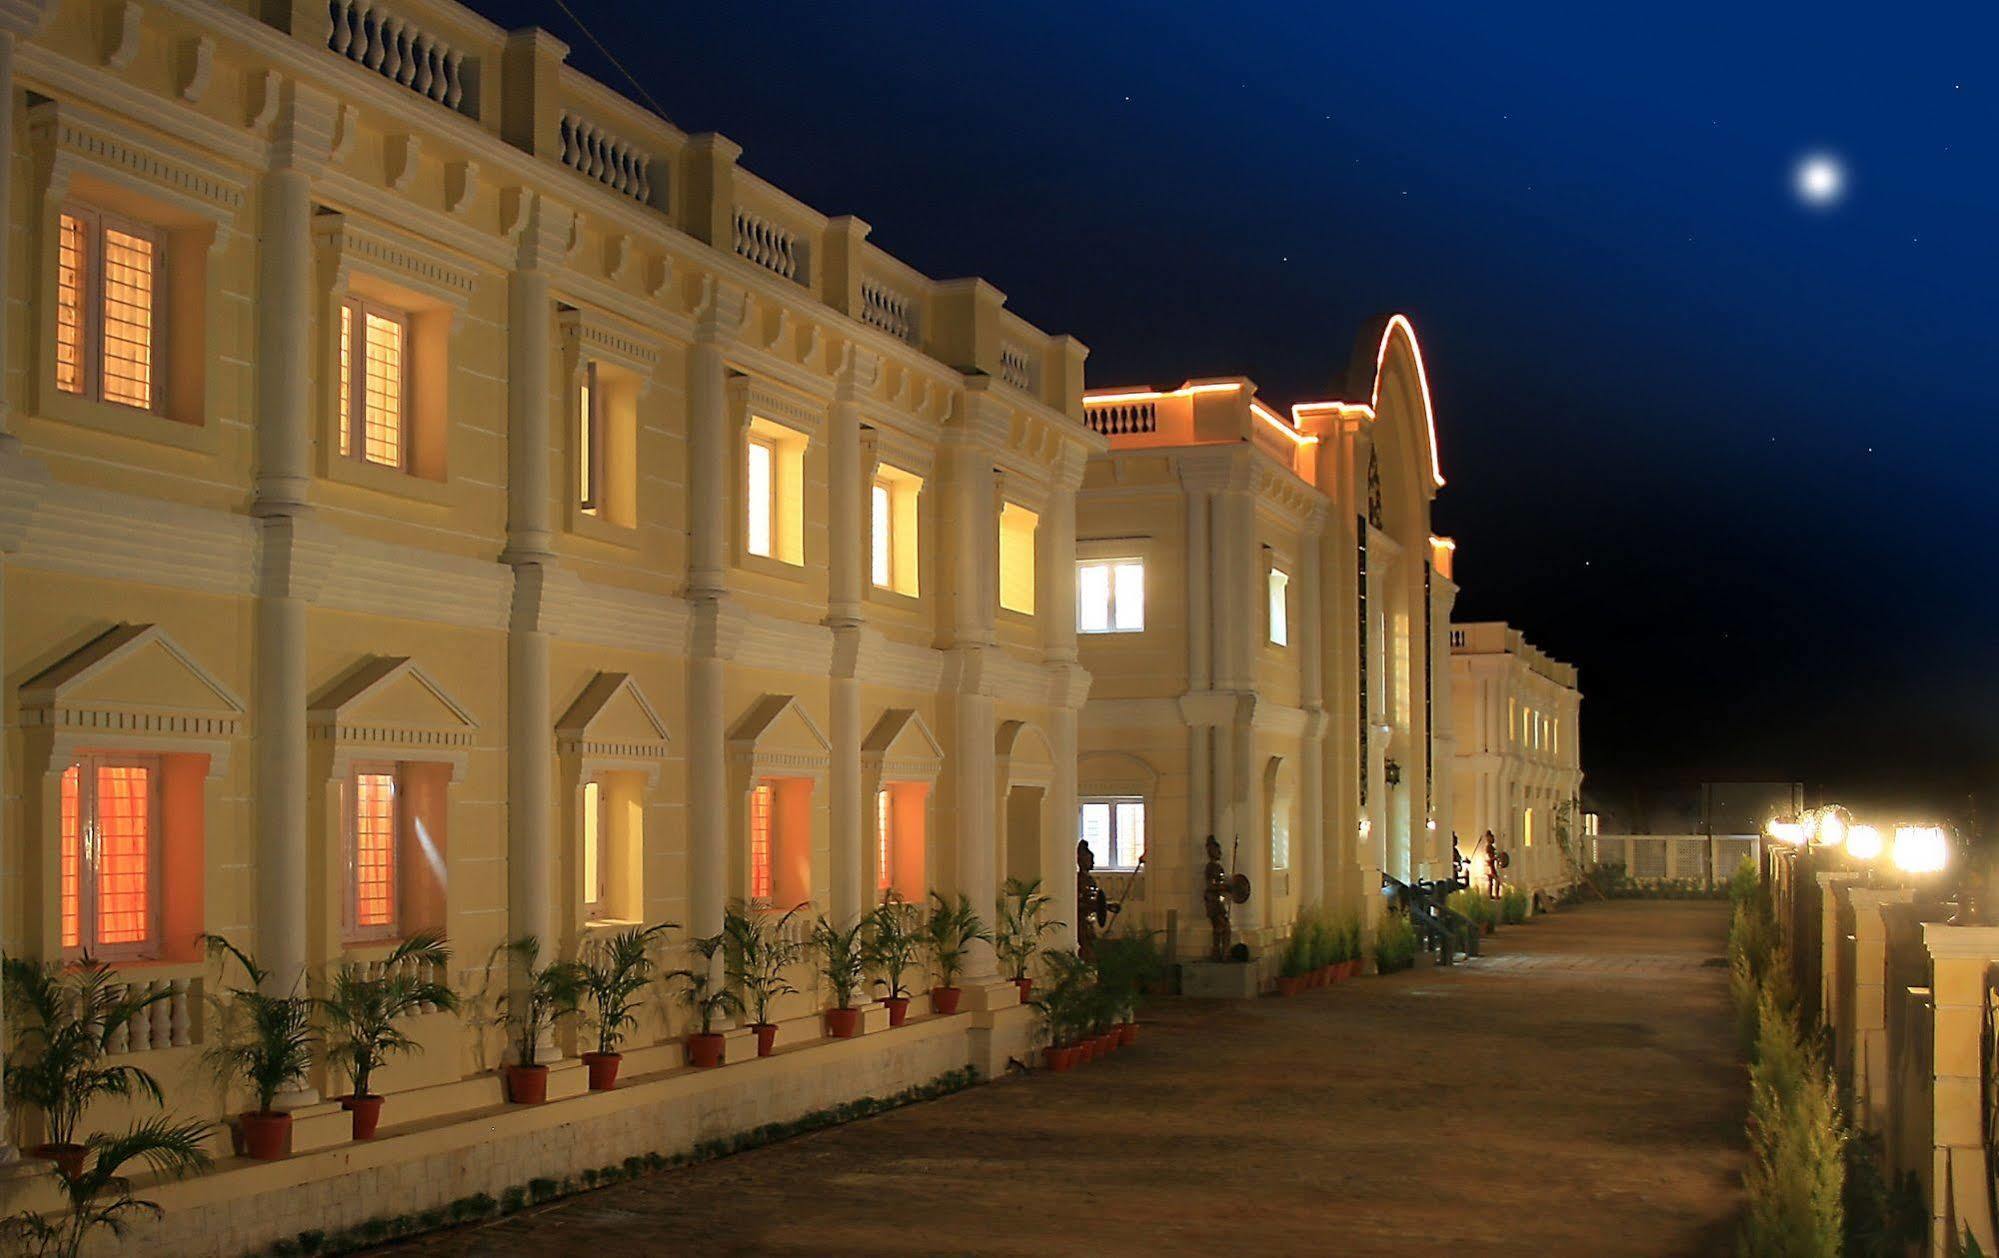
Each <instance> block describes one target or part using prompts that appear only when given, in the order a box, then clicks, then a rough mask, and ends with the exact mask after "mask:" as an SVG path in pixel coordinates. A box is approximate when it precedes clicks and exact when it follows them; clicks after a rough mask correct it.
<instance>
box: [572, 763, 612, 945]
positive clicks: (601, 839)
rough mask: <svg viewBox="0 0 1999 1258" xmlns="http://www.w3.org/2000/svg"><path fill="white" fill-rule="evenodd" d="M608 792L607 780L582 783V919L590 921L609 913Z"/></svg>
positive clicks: (579, 858) (579, 835)
mask: <svg viewBox="0 0 1999 1258" xmlns="http://www.w3.org/2000/svg"><path fill="white" fill-rule="evenodd" d="M608 794H609V793H608V792H607V791H605V789H604V783H603V782H602V781H600V780H598V779H596V778H591V779H590V780H589V781H587V782H585V783H584V784H583V802H582V805H581V807H582V810H583V816H582V819H581V822H582V824H581V825H580V826H579V827H578V828H577V846H578V848H579V850H578V852H577V864H578V865H580V866H582V871H581V872H582V875H583V919H584V920H585V921H590V922H595V921H601V920H603V919H604V918H605V917H607V916H608V914H606V913H605V911H604V905H605V902H606V901H607V900H609V899H610V896H609V895H607V894H606V890H607V886H606V884H607V882H608V880H607V879H606V877H605V873H604V870H605V865H606V861H605V859H604V857H605V845H606V842H607V841H608V840H609V838H610V816H609V813H608V809H607V799H608ZM593 823H594V830H595V835H596V842H595V844H594V846H595V848H596V851H595V853H592V852H591V850H590V849H591V847H592V846H593V844H592V842H591V834H592V829H593ZM593 856H594V860H593ZM593 864H594V865H596V867H597V868H596V870H595V873H596V875H597V876H596V877H594V878H592V877H591V876H590V875H591V873H592V870H591V868H590V867H591V865H593ZM593 884H594V885H593Z"/></svg>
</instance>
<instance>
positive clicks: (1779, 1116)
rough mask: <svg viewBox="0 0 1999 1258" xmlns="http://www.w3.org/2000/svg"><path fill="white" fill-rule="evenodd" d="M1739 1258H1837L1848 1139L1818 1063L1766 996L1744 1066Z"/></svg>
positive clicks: (1791, 1021)
mask: <svg viewBox="0 0 1999 1258" xmlns="http://www.w3.org/2000/svg"><path fill="white" fill-rule="evenodd" d="M1749 1079H1750V1084H1749V1086H1750V1097H1749V1143H1750V1153H1751V1161H1750V1168H1749V1173H1748V1174H1747V1175H1746V1176H1745V1177H1744V1185H1745V1187H1746V1188H1747V1189H1748V1194H1749V1213H1748V1216H1747V1217H1746V1218H1745V1219H1744V1221H1743V1225H1742V1234H1741V1241H1740V1244H1739V1247H1738V1248H1739V1252H1740V1253H1742V1254H1743V1255H1745V1258H1841V1255H1842V1254H1843V1253H1844V1252H1845V1250H1844V1242H1845V1210H1844V1206H1843V1200H1844V1196H1845V1187H1846V1184H1845V1181H1846V1167H1845V1149H1846V1143H1847V1139H1848V1133H1847V1129H1846V1124H1845V1121H1844V1119H1842V1117H1841V1116H1840V1112H1839V1101H1838V1098H1837V1097H1836V1096H1835V1095H1834V1091H1833V1084H1832V1081H1831V1079H1830V1078H1828V1077H1827V1072H1826V1069H1825V1063H1824V1061H1823V1060H1822V1059H1820V1057H1819V1055H1818V1054H1817V1053H1816V1052H1815V1051H1814V1050H1813V1048H1812V1046H1811V1045H1809V1044H1807V1043H1806V1042H1805V1041H1804V1040H1803V1039H1802V1038H1801V1037H1800V1035H1799V1033H1798V1027H1797V1023H1796V1021H1794V1019H1793V1018H1792V1015H1791V1013H1790V1011H1789V1010H1788V1009H1786V1008H1785V1007H1783V1005H1782V1004H1781V1003H1780V1002H1779V998H1778V996H1777V994H1776V993H1774V992H1772V991H1769V990H1765V991H1764V992H1763V993H1762V995H1761V997H1760V999H1759V1002H1758V1006H1757V1035H1756V1064H1755V1065H1753V1066H1751V1067H1750V1072H1749Z"/></svg>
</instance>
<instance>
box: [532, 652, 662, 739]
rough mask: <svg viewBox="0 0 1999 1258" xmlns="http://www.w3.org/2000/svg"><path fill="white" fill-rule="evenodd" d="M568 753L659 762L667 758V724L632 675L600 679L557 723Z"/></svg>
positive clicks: (592, 682)
mask: <svg viewBox="0 0 1999 1258" xmlns="http://www.w3.org/2000/svg"><path fill="white" fill-rule="evenodd" d="M555 732H556V736H557V738H558V739H560V740H561V742H562V744H563V748H564V750H566V751H574V752H580V753H581V754H584V755H596V756H632V757H641V758H657V757H660V756H664V755H665V754H666V749H667V743H668V741H669V740H668V737H667V732H666V724H665V722H663V721H661V720H660V719H659V713H657V712H655V711H654V710H653V706H652V704H651V703H649V702H647V700H646V697H645V692H643V691H641V690H640V689H639V685H638V683H637V682H636V681H634V680H632V675H631V674H630V673H598V674H597V675H596V676H595V677H593V678H591V679H590V684H589V685H587V686H585V687H584V688H583V693H582V694H580V695H578V696H577V697H576V702H574V703H572V704H570V705H569V711H567V712H565V713H563V715H562V719H561V720H559V721H557V722H556V723H555Z"/></svg>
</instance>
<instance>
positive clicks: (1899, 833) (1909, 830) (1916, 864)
mask: <svg viewBox="0 0 1999 1258" xmlns="http://www.w3.org/2000/svg"><path fill="white" fill-rule="evenodd" d="M1949 863H1950V842H1949V840H1947V839H1946V838H1944V833H1943V829H1942V827H1940V826H1897V827H1895V868H1897V869H1899V870H1901V871H1902V872H1903V873H1905V874H1933V873H1936V872H1937V871H1938V870H1940V869H1942V868H1943V867H1944V866H1946V865H1948V864H1949Z"/></svg>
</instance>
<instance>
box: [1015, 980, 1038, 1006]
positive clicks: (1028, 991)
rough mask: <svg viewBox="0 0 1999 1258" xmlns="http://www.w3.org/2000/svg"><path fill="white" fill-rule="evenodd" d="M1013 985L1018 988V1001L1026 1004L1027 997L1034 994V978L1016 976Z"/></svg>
mask: <svg viewBox="0 0 1999 1258" xmlns="http://www.w3.org/2000/svg"><path fill="white" fill-rule="evenodd" d="M1013 985H1014V986H1015V987H1017V988H1019V989H1020V1003H1021V1004H1023V1005H1024V1004H1026V1003H1027V998H1028V997H1029V996H1032V995H1033V994H1034V980H1033V979H1031V978H1017V979H1015V980H1013Z"/></svg>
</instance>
